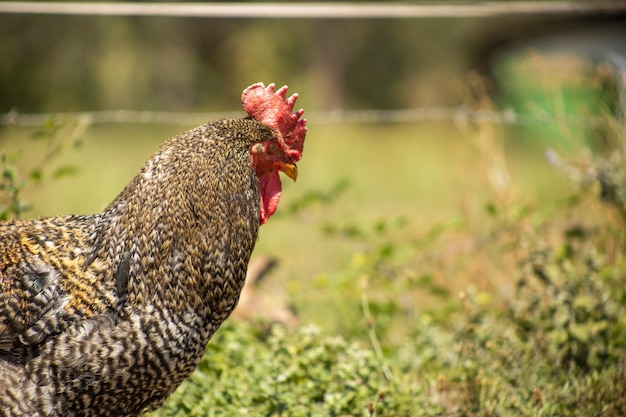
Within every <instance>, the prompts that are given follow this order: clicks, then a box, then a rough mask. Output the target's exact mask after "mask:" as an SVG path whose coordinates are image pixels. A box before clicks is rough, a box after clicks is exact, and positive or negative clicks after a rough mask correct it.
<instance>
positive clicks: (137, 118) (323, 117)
mask: <svg viewBox="0 0 626 417" xmlns="http://www.w3.org/2000/svg"><path fill="white" fill-rule="evenodd" d="M242 116H244V114H243V112H237V111H232V112H219V113H217V112H215V113H184V112H158V111H134V110H111V111H96V112H77V113H39V114H26V113H19V112H17V111H11V112H9V113H3V114H0V125H4V126H21V127H40V126H45V125H46V124H48V123H50V122H54V123H64V122H68V121H74V122H78V123H81V124H88V125H102V124H154V125H179V126H184V125H197V124H202V123H206V122H207V121H209V120H215V119H220V118H227V117H242ZM305 116H306V118H307V120H308V122H309V124H384V123H426V122H452V123H454V124H456V125H461V126H462V125H467V124H470V123H491V124H497V125H510V126H531V125H546V126H548V125H554V126H563V125H564V124H565V125H567V126H571V127H581V128H587V129H598V128H604V127H606V126H607V123H608V121H607V118H606V117H601V116H597V117H591V116H589V117H583V116H581V115H580V114H559V115H555V114H550V113H532V114H530V113H519V112H516V111H514V110H512V109H508V110H504V111H489V110H473V109H470V108H467V107H464V106H458V107H423V108H413V109H397V110H381V109H376V110H336V111H312V112H307V113H306V114H305Z"/></svg>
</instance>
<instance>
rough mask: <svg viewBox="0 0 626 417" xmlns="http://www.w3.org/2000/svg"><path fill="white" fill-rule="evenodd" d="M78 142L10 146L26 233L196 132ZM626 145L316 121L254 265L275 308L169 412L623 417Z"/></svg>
mask: <svg viewBox="0 0 626 417" xmlns="http://www.w3.org/2000/svg"><path fill="white" fill-rule="evenodd" d="M488 104H489V105H491V104H490V103H488ZM75 127H76V126H75V125H73V124H71V123H68V124H67V125H65V126H60V127H58V130H57V129H56V128H53V129H47V130H46V131H44V132H43V134H42V132H41V131H35V130H33V129H25V128H16V127H7V128H3V129H2V130H0V148H1V150H2V151H3V153H4V154H5V155H8V156H9V163H7V162H6V161H5V163H4V166H5V168H6V167H7V166H16V167H17V169H18V172H19V173H21V175H22V178H25V179H26V184H27V187H26V188H25V189H24V190H23V192H22V194H21V196H20V198H22V199H23V200H25V201H28V202H29V203H32V205H33V209H32V210H30V211H28V212H26V213H25V216H26V217H30V216H39V215H55V214H69V213H91V212H96V211H100V210H102V208H103V207H105V206H106V204H107V203H108V202H109V201H110V200H112V199H113V197H114V196H115V195H116V194H117V193H118V192H119V191H120V190H121V188H122V187H123V186H124V184H125V183H126V182H127V181H128V180H129V179H130V178H131V177H132V175H134V173H135V172H136V171H137V170H138V169H139V167H140V166H141V164H142V163H143V162H144V161H145V160H146V159H147V158H148V157H149V155H150V154H151V152H152V151H153V150H154V149H155V148H156V146H157V145H158V144H159V143H160V142H162V141H163V140H164V139H166V138H167V137H169V136H171V135H173V134H175V133H178V132H181V131H184V130H185V129H186V127H182V126H181V127H172V126H167V127H157V126H123V125H120V126H91V127H89V128H88V129H86V130H85V131H84V132H78V134H77V130H76V129H75ZM564 132H566V134H563V133H564ZM601 135H604V136H603V138H604V140H603V141H602V146H599V145H598V143H597V142H594V140H595V139H597V138H598V137H599V136H601ZM36 138H39V139H36ZM623 139H624V138H623V137H621V136H619V134H618V133H617V130H607V131H587V130H585V129H582V128H576V129H570V128H568V129H564V128H563V126H549V127H548V128H545V127H542V128H536V129H528V128H524V129H522V128H519V127H516V126H501V125H493V124H488V123H467V124H460V125H459V124H457V125H455V124H453V123H434V122H433V123H411V124H408V123H407V124H371V125H367V124H365V125H363V124H361V125H357V124H354V125H348V124H343V125H339V124H321V123H316V120H315V119H314V118H311V120H310V123H309V134H308V137H307V143H306V147H305V152H304V158H303V160H302V162H301V164H300V165H299V168H300V174H301V175H300V177H299V179H298V182H297V183H295V184H293V183H290V182H289V181H288V180H287V181H284V194H283V198H282V200H281V203H280V206H279V211H278V213H277V215H276V216H275V217H274V218H272V219H271V221H270V222H268V224H267V225H265V226H263V228H262V230H261V235H260V238H259V241H258V244H257V248H256V250H255V255H254V256H255V257H257V258H262V257H271V258H274V259H276V260H277V261H278V266H277V267H276V269H275V270H274V271H273V272H272V273H271V275H270V276H269V277H268V278H267V279H266V280H265V281H264V282H263V283H262V284H261V285H260V287H259V288H257V289H255V292H254V293H253V294H254V297H258V299H259V300H261V299H263V300H264V299H270V300H271V301H270V302H267V303H260V304H257V305H256V309H254V308H255V305H254V304H253V305H252V307H250V305H247V306H244V307H246V308H248V309H249V308H253V311H252V314H251V315H252V316H253V319H248V320H243V319H241V316H238V317H235V318H234V319H233V320H230V321H229V322H228V323H227V324H226V325H225V326H224V327H223V328H222V329H220V330H219V331H218V333H217V334H216V336H215V338H214V340H213V341H212V342H211V343H209V346H208V348H207V354H206V355H205V357H204V359H203V361H202V363H201V365H200V368H199V369H198V371H196V372H195V373H194V374H193V376H192V377H191V378H190V380H188V381H186V382H185V383H184V384H183V386H181V388H180V389H179V390H178V391H177V392H176V393H175V394H174V395H173V396H172V397H171V398H170V399H169V400H168V402H167V403H166V405H165V407H164V408H162V409H160V410H159V411H157V412H155V413H154V414H153V415H154V416H214V415H215V416H218V415H222V416H234V415H241V416H257V415H258V416H337V417H339V416H370V417H371V416H439V415H445V416H509V415H511V416H518V415H519V416H531V415H532V416H610V417H612V416H615V417H617V416H622V415H626V376H625V373H624V360H625V358H626V313H625V309H626V290H625V288H626V262H625V260H624V253H625V249H626V239H625V235H624V226H625V223H624V222H625V216H624V213H626V210H625V208H626V191H625V190H626V186H625V184H626V181H625V178H626V174H625V171H624V168H623V161H624V154H623V149H624V147H623ZM77 141H78V142H79V143H80V146H75V145H74V143H75V142H77ZM549 148H552V149H555V150H556V151H558V153H559V155H562V157H563V160H564V161H571V165H567V167H566V168H567V169H564V168H563V167H562V169H558V168H557V167H555V166H554V164H549V163H548V160H547V159H546V157H545V154H546V151H547V149H549ZM553 160H554V158H553ZM12 161H14V162H12ZM33 172H34V173H35V174H34V175H32V173H33ZM29 173H31V175H30V179H29V177H28V175H29ZM576 173H578V174H579V177H580V179H581V181H578V182H575V181H572V180H571V179H572V177H575V176H576V175H575V174H576ZM55 177H56V178H55ZM5 183H6V176H5ZM599 197H601V198H599ZM208 204H210V202H208ZM278 309H281V310H289V311H291V312H292V314H293V316H292V318H293V320H289V321H288V324H286V325H280V324H276V325H274V326H272V325H271V322H272V319H273V318H274V317H275V315H274V314H273V313H274V312H275V310H278ZM248 313H249V312H248Z"/></svg>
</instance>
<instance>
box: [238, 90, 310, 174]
mask: <svg viewBox="0 0 626 417" xmlns="http://www.w3.org/2000/svg"><path fill="white" fill-rule="evenodd" d="M275 87H276V86H275V85H274V84H270V85H268V86H267V87H265V84H263V83H256V84H252V85H251V86H250V87H248V88H246V89H245V90H243V93H242V94H241V104H242V105H243V109H244V110H245V111H246V113H248V114H249V115H250V116H251V117H253V118H254V119H256V120H258V121H259V122H261V123H265V124H267V125H270V126H272V127H274V128H275V129H277V130H278V131H279V132H280V134H281V135H282V139H283V141H284V143H285V145H286V148H287V153H288V154H289V156H291V158H292V159H293V161H294V162H297V161H299V160H300V158H302V149H303V147H304V138H305V136H306V119H300V117H301V116H302V114H303V113H304V110H302V109H300V110H298V111H296V112H293V106H294V104H296V100H297V99H298V94H293V95H291V96H290V97H289V98H285V96H286V95H287V86H283V87H281V88H279V89H278V91H275Z"/></svg>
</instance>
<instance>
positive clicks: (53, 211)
mask: <svg viewBox="0 0 626 417" xmlns="http://www.w3.org/2000/svg"><path fill="white" fill-rule="evenodd" d="M329 4H330V3H329ZM467 4H471V2H469V3H467ZM613 4H615V5H617V6H619V7H617V8H616V10H613V11H612V12H606V11H600V12H586V13H548V14H541V13H539V14H522V15H517V14H511V15H498V16H496V17H464V18H462V17H455V16H454V14H452V15H451V16H450V17H445V16H444V17H437V18H358V17H356V18H341V19H313V18H294V19H278V18H272V17H268V18H193V17H163V16H161V17H149V16H143V17H139V16H129V17H126V16H89V15H86V16H67V15H60V14H58V15H38V14H19V13H18V14H8V13H0V56H1V57H2V58H1V59H0V113H2V114H3V119H2V120H3V125H2V127H0V151H1V153H2V155H3V156H2V158H3V166H4V167H5V174H4V175H5V181H9V180H7V178H9V177H10V181H9V182H11V181H13V182H12V183H11V184H13V185H11V186H6V183H7V182H5V187H4V190H3V191H5V194H4V195H3V194H0V198H2V199H0V203H2V204H4V205H5V208H6V207H9V206H10V205H11V204H12V203H13V202H14V200H15V199H14V197H15V195H16V192H15V191H16V190H17V192H18V193H19V197H20V199H21V200H22V201H23V202H24V206H23V207H22V209H23V210H19V211H21V213H20V217H22V218H25V217H34V216H41V215H57V214H70V213H76V214H79V213H93V212H97V211H100V210H102V209H103V208H104V207H105V206H106V205H107V204H108V202H109V201H111V200H112V199H113V198H114V197H115V195H116V194H117V193H118V192H119V191H120V190H121V189H122V188H123V186H124V185H125V184H126V183H127V182H128V181H129V180H130V178H132V176H133V175H134V174H135V173H136V172H137V170H138V169H139V167H140V166H141V165H142V164H143V163H144V161H145V160H147V159H148V157H149V156H150V154H151V153H152V152H153V151H154V149H155V148H156V147H157V146H158V144H159V143H161V142H163V141H164V140H165V139H167V138H168V137H170V136H173V135H175V134H177V133H180V132H183V131H185V130H187V129H189V128H192V127H194V126H195V125H198V124H200V123H203V122H204V121H206V120H208V119H210V118H214V117H217V116H219V115H221V114H233V113H234V114H243V112H242V111H241V109H240V105H239V98H240V94H241V91H242V90H243V89H244V88H245V87H246V86H248V85H250V84H252V83H255V82H258V81H262V82H265V83H266V84H267V83H270V82H274V83H276V84H277V85H279V86H280V85H284V84H286V85H288V86H289V91H290V92H291V93H293V92H297V93H299V94H300V99H299V101H298V106H300V107H303V108H304V109H305V117H307V119H308V126H309V133H308V136H307V142H306V144H305V151H304V157H303V159H302V161H301V164H300V177H299V178H298V182H297V183H296V184H292V183H288V182H287V181H284V182H283V183H284V193H283V197H282V200H281V203H280V206H279V210H278V213H277V215H276V216H275V217H274V218H272V220H271V221H270V222H269V223H268V224H267V225H265V226H263V228H262V231H261V235H260V240H259V242H258V246H257V250H256V252H255V254H256V256H257V257H260V258H264V257H265V258H271V259H273V260H276V261H277V262H276V265H277V266H276V267H275V268H274V270H273V271H272V274H271V275H270V277H271V279H270V280H268V282H266V283H265V285H267V286H268V288H269V290H268V291H267V293H270V294H272V295H273V296H274V297H275V298H277V300H274V301H269V303H270V307H266V312H267V314H268V315H270V316H271V315H272V314H274V313H273V312H274V311H275V310H276V308H278V307H276V308H275V307H272V306H271V303H272V302H275V303H276V305H278V306H279V307H280V308H283V307H285V305H287V306H288V310H289V311H290V312H292V313H293V314H295V315H297V316H298V318H299V320H303V321H307V322H316V321H317V322H320V321H323V322H324V323H325V324H326V325H327V326H328V327H330V328H336V329H343V328H345V327H348V326H350V325H352V324H353V323H354V321H355V319H356V320H358V319H359V317H360V316H361V312H359V311H358V310H357V311H350V310H349V309H347V308H346V305H347V304H346V303H347V302H346V301H345V297H344V296H345V295H346V293H350V292H354V290H355V289H359V288H360V289H361V290H362V289H363V285H367V283H364V280H363V277H364V272H363V271H366V270H367V269H364V268H366V267H367V268H369V267H372V265H371V264H368V262H370V261H371V259H372V258H371V256H372V254H375V258H376V261H377V262H378V261H380V260H381V259H382V260H383V261H385V262H388V264H385V263H384V262H383V264H384V265H383V268H382V269H380V270H377V274H379V275H377V276H379V277H382V278H381V279H383V280H386V281H385V282H386V284H385V285H388V284H389V282H392V280H391V279H389V274H391V275H393V276H397V275H401V276H402V277H408V278H406V279H407V280H409V281H411V280H412V281H411V282H413V283H414V284H415V283H418V284H416V286H414V287H411V290H410V291H409V292H406V291H405V287H397V288H395V290H394V291H395V292H394V293H393V294H394V297H395V296H396V295H398V294H404V296H406V297H408V298H407V300H405V301H406V303H405V304H406V305H410V306H411V307H410V310H411V311H415V312H416V311H421V310H423V309H425V308H428V307H429V305H430V304H435V303H437V302H438V299H437V298H436V297H435V298H433V297H432V294H430V293H429V292H428V291H424V290H423V289H424V287H423V284H424V283H426V282H427V283H428V285H429V289H430V290H431V291H430V292H432V290H433V289H435V290H437V289H439V290H440V291H441V292H446V293H448V292H451V293H456V292H457V291H458V290H459V289H460V288H464V286H466V285H467V284H468V283H469V284H471V285H474V286H477V287H478V288H481V289H484V290H489V291H492V292H494V293H495V294H498V295H499V296H502V297H506V296H507V294H509V293H510V291H511V288H510V286H511V283H510V281H511V280H510V279H509V278H510V276H509V272H510V270H509V269H507V262H508V260H507V259H508V258H507V255H506V254H505V253H504V254H503V251H504V252H506V251H505V250H504V249H503V248H501V247H500V248H498V249H497V251H496V252H494V253H483V252H481V251H482V249H481V248H482V246H480V245H478V244H477V243H476V242H477V241H479V240H477V239H474V238H469V237H468V236H475V235H476V234H478V235H481V236H484V235H489V233H490V232H491V231H492V229H490V224H491V223H490V221H492V219H493V217H494V216H497V215H499V214H500V213H510V212H511V211H515V212H516V213H518V215H519V213H523V212H525V210H526V211H528V210H530V209H532V210H537V211H539V212H550V211H554V210H556V209H558V207H560V205H562V204H564V202H565V201H567V199H568V197H569V196H570V195H571V193H572V190H573V187H574V186H573V185H572V184H571V182H570V181H569V178H567V175H564V174H563V172H562V170H559V169H557V168H556V167H555V163H556V162H558V161H557V160H555V159H554V155H556V154H554V153H549V155H552V156H553V158H552V159H547V158H546V157H545V155H546V152H547V151H548V150H552V151H554V152H557V154H558V155H578V154H580V152H583V151H584V149H599V150H601V149H602V147H603V146H605V145H606V141H607V137H609V136H610V133H611V132H613V131H614V129H615V123H614V122H610V121H607V120H615V119H614V118H613V117H614V116H615V117H617V119H618V120H619V117H620V116H619V114H620V111H619V106H618V103H619V96H620V89H619V86H618V83H617V81H616V80H618V79H619V77H620V71H621V76H622V77H623V76H624V72H623V71H624V67H623V62H624V53H625V52H626V25H625V24H624V23H625V16H624V13H623V9H624V8H623V7H622V6H623V4H621V3H619V2H615V3H613ZM453 9H454V7H452V8H451V10H453ZM620 65H621V67H620ZM621 91H622V93H621V94H623V90H621ZM118 110H130V111H137V112H143V111H148V112H156V113H130V116H129V117H126V118H124V117H122V116H123V114H122V113H110V114H109V116H107V117H108V118H107V117H104V116H103V113H98V112H102V111H118ZM93 112H96V113H93ZM59 113H63V114H61V115H59ZM214 113H217V114H214ZM29 114H38V115H39V116H37V117H35V118H34V119H29V118H28V117H27V116H28V115H29ZM115 115H117V116H119V117H117V118H116V116H115ZM126 115H127V116H128V113H126ZM142 115H143V116H142ZM99 117H100V118H99ZM552 151H550V152H552ZM555 161H556V162H555ZM550 162H552V163H550ZM557 165H558V163H557ZM7 170H8V171H7ZM6 172H10V174H6ZM11 187H13V188H11ZM7 190H9V191H11V192H12V193H11V192H7ZM0 191H2V190H0ZM26 203H28V205H26ZM5 212H8V211H7V210H5ZM507 215H508V214H507ZM442 235H445V236H444V237H443V238H442V237H441V236H442ZM435 239H438V242H439V241H440V243H438V244H437V245H434V246H433V245H432V244H431V242H432V241H433V240H435ZM425 246H428V250H424V247H425ZM451 257H453V259H454V260H451V259H452V258H451ZM385 265H387V266H389V265H396V266H397V265H402V268H401V271H400V270H394V271H392V272H390V271H386V270H385V269H384V267H385ZM378 266H379V265H378V264H377V266H376V268H378ZM460 270H463V271H464V272H463V273H459V271H460ZM385 274H387V275H385ZM394 274H395V275H394ZM366 275H367V274H365V276H366ZM403 279H404V278H403ZM420 279H421V281H420ZM402 282H405V281H402ZM420 283H421V284H420ZM392 285H396V284H392ZM402 285H404V284H402ZM407 285H408V284H407ZM420 285H421V286H420ZM435 292H436V291H435ZM357 293H358V291H357ZM381 294H382V293H381ZM381 297H382V296H381ZM342 298H343V300H342ZM382 298H384V297H382ZM373 302H374V301H373ZM405 304H402V305H405ZM378 305H379V306H380V308H386V307H385V306H387V307H388V308H390V309H393V308H396V307H397V305H395V304H394V303H391V304H390V303H388V302H386V301H380V302H379V304H378ZM405 307H406V306H405ZM407 308H408V307H407ZM294 312H295V313H294ZM329 313H331V314H329ZM270 319H271V317H270Z"/></svg>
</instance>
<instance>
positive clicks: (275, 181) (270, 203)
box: [259, 171, 283, 224]
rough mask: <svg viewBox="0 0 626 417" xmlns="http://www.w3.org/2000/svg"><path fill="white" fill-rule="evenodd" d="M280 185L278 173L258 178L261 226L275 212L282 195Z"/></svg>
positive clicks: (273, 172)
mask: <svg viewBox="0 0 626 417" xmlns="http://www.w3.org/2000/svg"><path fill="white" fill-rule="evenodd" d="M282 190H283V188H282V185H281V183H280V177H279V176H278V171H272V172H268V173H267V174H264V175H261V176H260V177H259V191H260V194H261V216H260V217H261V224H264V223H265V222H266V221H267V220H268V219H269V218H270V217H271V216H272V214H274V212H275V211H276V208H277V207H278V200H279V199H280V195H281V194H282Z"/></svg>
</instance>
